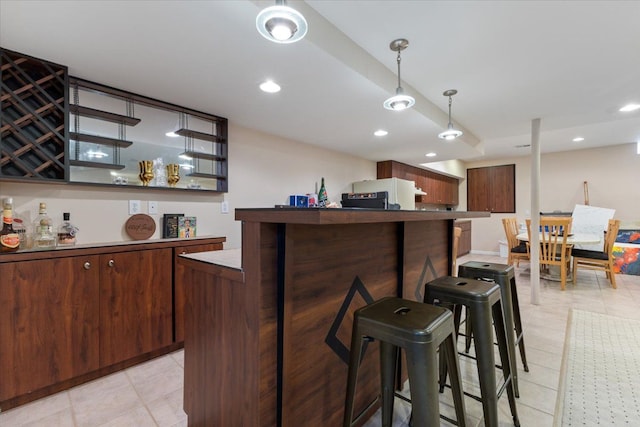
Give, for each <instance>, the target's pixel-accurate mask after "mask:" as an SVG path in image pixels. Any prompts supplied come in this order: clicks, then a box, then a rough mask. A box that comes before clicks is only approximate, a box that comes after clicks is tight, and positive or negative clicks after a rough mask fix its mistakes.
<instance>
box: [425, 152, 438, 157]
mask: <svg viewBox="0 0 640 427" xmlns="http://www.w3.org/2000/svg"><path fill="white" fill-rule="evenodd" d="M425 156H427V157H435V156H437V154H436V153H427V154H425Z"/></svg>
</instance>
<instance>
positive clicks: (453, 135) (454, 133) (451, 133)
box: [438, 89, 462, 141]
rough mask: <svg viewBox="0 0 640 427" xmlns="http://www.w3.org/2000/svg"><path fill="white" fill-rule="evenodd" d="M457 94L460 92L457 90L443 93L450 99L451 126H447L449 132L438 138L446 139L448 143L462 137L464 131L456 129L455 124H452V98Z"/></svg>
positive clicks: (441, 134)
mask: <svg viewBox="0 0 640 427" xmlns="http://www.w3.org/2000/svg"><path fill="white" fill-rule="evenodd" d="M456 93H458V91H457V90H455V89H449V90H445V91H444V93H443V95H444V96H448V97H449V124H448V125H447V130H445V131H444V132H441V133H439V134H438V138H440V139H445V140H447V141H451V140H453V139H456V138H457V137H459V136H462V131H460V130H457V129H454V128H453V123H451V103H452V100H451V97H452V96H453V95H455V94H456Z"/></svg>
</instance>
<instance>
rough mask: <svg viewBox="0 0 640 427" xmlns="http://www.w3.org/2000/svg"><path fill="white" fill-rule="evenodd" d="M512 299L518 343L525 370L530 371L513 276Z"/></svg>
mask: <svg viewBox="0 0 640 427" xmlns="http://www.w3.org/2000/svg"><path fill="white" fill-rule="evenodd" d="M511 301H512V303H511V305H512V306H513V320H514V321H515V323H516V325H515V326H516V344H517V345H518V350H520V358H521V359H522V365H523V366H524V371H525V372H529V365H528V364H527V353H526V351H525V348H524V335H523V334H522V318H521V316H520V305H519V304H518V291H517V290H516V279H515V278H513V277H512V278H511ZM514 357H515V356H514Z"/></svg>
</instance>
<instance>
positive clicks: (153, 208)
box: [149, 202, 158, 215]
mask: <svg viewBox="0 0 640 427" xmlns="http://www.w3.org/2000/svg"><path fill="white" fill-rule="evenodd" d="M157 213H158V202H149V215H153V214H157Z"/></svg>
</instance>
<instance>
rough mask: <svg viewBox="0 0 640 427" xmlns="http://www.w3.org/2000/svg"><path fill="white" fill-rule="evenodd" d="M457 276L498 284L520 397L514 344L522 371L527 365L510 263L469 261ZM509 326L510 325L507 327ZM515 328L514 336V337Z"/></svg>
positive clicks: (516, 391)
mask: <svg viewBox="0 0 640 427" xmlns="http://www.w3.org/2000/svg"><path fill="white" fill-rule="evenodd" d="M458 276H459V277H467V278H470V279H479V280H492V281H494V282H495V283H497V284H498V285H499V286H500V294H501V296H502V308H503V312H504V313H503V314H504V321H505V323H506V325H507V343H508V344H509V348H510V349H511V352H510V353H511V354H512V355H513V356H514V357H513V358H512V359H511V361H510V363H511V372H512V376H513V388H514V390H515V393H516V397H520V391H519V389H518V369H517V366H516V357H515V354H516V352H515V346H518V350H520V358H521V359H522V365H523V366H524V371H525V372H529V365H528V364H527V354H526V351H525V346H524V334H523V332H522V318H521V317H520V304H519V303H518V289H517V286H516V277H515V274H514V269H513V266H512V265H508V264H497V263H490V262H480V261H469V262H465V263H464V264H462V265H461V266H460V267H459V269H458ZM509 326H511V327H509ZM514 329H515V337H514V332H513V331H514ZM468 331H469V332H468V333H467V336H468V337H469V339H468V340H467V344H466V350H467V351H469V346H470V338H471V335H472V333H473V332H472V328H471V329H468Z"/></svg>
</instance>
